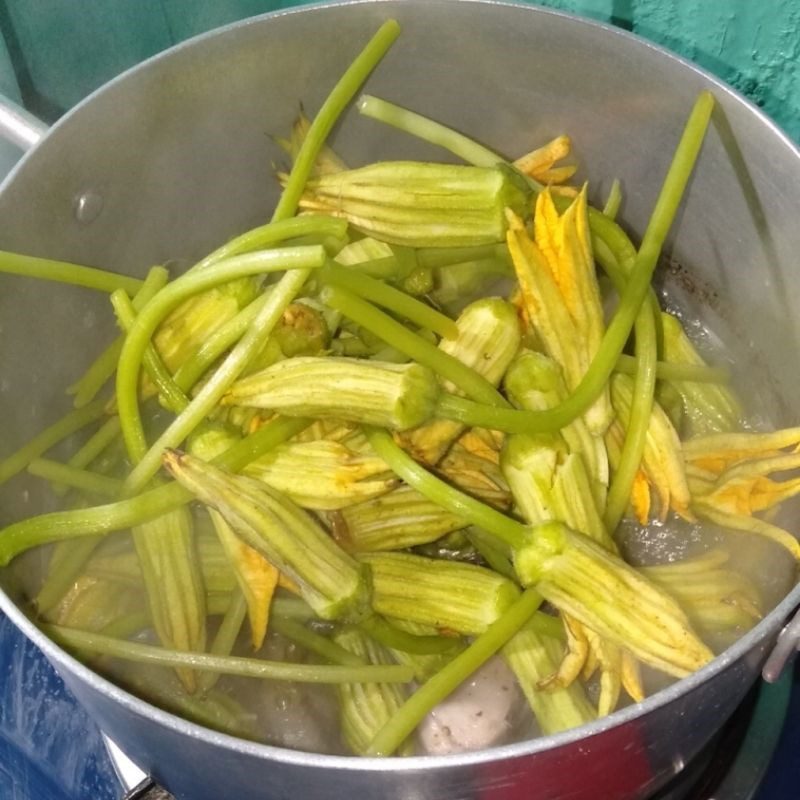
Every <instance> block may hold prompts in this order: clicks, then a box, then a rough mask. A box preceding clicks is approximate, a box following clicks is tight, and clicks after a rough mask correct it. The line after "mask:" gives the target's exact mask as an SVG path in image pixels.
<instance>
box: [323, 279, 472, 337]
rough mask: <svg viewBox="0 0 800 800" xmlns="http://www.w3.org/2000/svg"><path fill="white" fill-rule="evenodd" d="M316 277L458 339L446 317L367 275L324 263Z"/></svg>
mask: <svg viewBox="0 0 800 800" xmlns="http://www.w3.org/2000/svg"><path fill="white" fill-rule="evenodd" d="M317 275H318V277H319V279H320V280H321V281H322V282H323V283H324V284H328V285H330V286H338V287H339V288H342V289H348V290H349V291H351V292H353V294H356V295H358V296H359V297H362V298H364V299H365V300H370V301H371V302H373V303H375V304H376V305H379V306H382V307H383V308H388V309H389V310H390V311H394V312H395V313H396V314H399V315H400V316H401V317H404V318H405V319H407V320H409V321H410V322H413V323H414V324H416V325H418V326H419V327H421V328H428V329H429V330H432V331H433V332H434V333H436V334H438V335H439V336H441V337H443V338H445V339H455V338H456V337H457V336H458V326H457V325H456V323H455V322H453V320H452V319H450V317H448V316H446V315H445V314H442V313H441V312H439V311H437V310H436V309H435V308H431V307H430V306H429V305H426V304H425V303H422V302H421V301H419V300H417V299H415V298H413V297H411V296H410V295H407V294H406V293H405V292H402V291H400V290H399V289H395V288H394V287H393V286H388V285H387V284H385V283H383V282H381V281H379V280H375V279H374V278H370V277H369V276H368V275H363V274H358V273H357V272H356V271H355V270H353V269H348V268H347V267H337V266H336V265H334V264H332V263H328V264H327V265H326V266H325V267H323V268H322V269H321V270H320V271H319V272H318V273H317Z"/></svg>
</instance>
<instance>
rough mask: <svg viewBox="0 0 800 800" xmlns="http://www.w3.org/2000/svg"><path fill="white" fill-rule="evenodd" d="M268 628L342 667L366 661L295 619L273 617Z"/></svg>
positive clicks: (357, 664)
mask: <svg viewBox="0 0 800 800" xmlns="http://www.w3.org/2000/svg"><path fill="white" fill-rule="evenodd" d="M270 629H271V630H274V631H277V632H278V633H279V634H281V636H285V637H286V638H287V639H291V640H292V641H293V642H295V643H296V644H299V645H301V646H302V647H305V649H306V650H308V651H309V652H311V653H315V654H316V655H318V656H321V657H322V658H324V659H325V660H326V661H329V662H330V663H331V664H340V665H341V666H343V667H358V666H363V665H364V664H366V663H367V662H366V661H365V660H364V659H363V658H359V657H358V656H357V655H356V654H355V653H351V652H350V651H349V650H346V649H345V648H344V647H341V646H340V645H338V644H336V642H334V641H332V640H331V639H328V637H327V636H321V635H320V634H318V633H314V631H312V630H311V629H310V628H307V627H306V626H305V625H303V623H302V622H298V621H297V620H293V619H285V618H282V617H274V618H273V619H272V620H271V622H270Z"/></svg>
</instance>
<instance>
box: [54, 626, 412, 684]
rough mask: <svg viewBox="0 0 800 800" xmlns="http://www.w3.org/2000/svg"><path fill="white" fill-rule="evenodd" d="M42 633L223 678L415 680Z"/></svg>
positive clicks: (388, 671) (408, 675)
mask: <svg viewBox="0 0 800 800" xmlns="http://www.w3.org/2000/svg"><path fill="white" fill-rule="evenodd" d="M41 629H42V631H43V632H44V633H45V634H47V635H48V636H49V637H50V638H51V639H53V640H54V641H55V642H56V643H57V644H59V645H61V646H62V647H66V648H69V649H72V650H80V651H83V652H88V653H95V654H97V655H104V656H111V657H113V658H122V659H125V660H127V661H136V662H138V663H140V664H159V665H161V666H166V667H174V668H177V669H180V668H189V669H193V670H197V671H198V672H209V671H210V672H218V673H220V674H222V675H239V676H241V677H244V678H261V679H263V680H273V681H293V682H296V683H332V684H336V683H361V682H365V681H379V682H382V683H408V682H409V681H411V680H413V677H414V675H413V670H412V669H411V668H410V667H405V666H402V665H400V664H392V665H386V666H363V667H355V666H352V667H350V666H347V667H343V666H338V665H334V666H329V665H327V664H320V665H317V664H314V665H310V664H287V663H283V662H276V661H261V660H260V659H256V658H239V657H235V656H214V655H207V654H205V653H187V652H182V651H177V650H168V649H165V648H162V647H154V646H153V645H147V644H139V643H136V642H124V641H120V640H119V639H112V638H110V637H108V636H101V635H99V634H96V633H87V632H86V631H79V630H73V629H70V628H63V627H60V626H58V625H42V626H41Z"/></svg>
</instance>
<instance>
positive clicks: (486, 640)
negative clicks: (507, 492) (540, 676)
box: [365, 589, 542, 756]
mask: <svg viewBox="0 0 800 800" xmlns="http://www.w3.org/2000/svg"><path fill="white" fill-rule="evenodd" d="M541 602H542V598H541V597H540V596H539V595H538V594H537V593H536V592H535V591H534V590H531V589H528V590H527V591H525V592H524V593H523V594H522V596H521V597H520V598H519V600H517V601H516V602H515V603H514V604H513V605H512V606H511V607H510V608H509V609H508V610H507V611H506V612H505V613H504V614H503V616H502V617H500V619H498V620H497V621H496V622H494V623H492V624H491V625H490V626H489V628H488V629H487V630H486V632H485V633H482V634H481V635H480V636H478V637H477V638H476V639H475V641H474V642H473V643H472V644H471V645H470V646H469V647H467V649H466V650H464V651H463V652H462V653H460V654H459V655H457V656H456V657H455V658H454V659H453V660H452V661H450V662H449V663H448V664H446V665H445V666H444V667H443V668H442V669H441V670H440V671H439V672H437V673H436V674H435V675H434V676H433V677H432V678H430V679H429V680H428V681H427V682H426V683H424V684H423V685H422V686H421V687H420V688H419V689H418V690H417V691H416V692H414V694H412V695H411V697H410V698H409V699H408V700H407V701H406V702H405V703H404V704H403V705H402V707H401V708H400V710H399V711H398V712H397V714H395V716H394V717H392V719H391V720H389V722H388V723H386V725H384V726H383V728H381V729H380V730H379V731H378V733H377V734H376V735H375V738H374V739H373V740H372V742H371V743H370V746H369V749H368V750H367V752H366V753H365V755H368V756H389V755H391V754H392V753H393V752H394V751H395V750H396V749H397V748H398V747H399V746H400V745H401V744H402V743H403V742H404V741H405V739H406V737H408V736H409V734H411V732H412V731H413V730H414V729H415V728H416V727H417V725H419V723H420V722H421V721H422V720H423V719H424V717H425V716H426V715H427V714H428V712H429V711H430V710H431V709H432V708H434V706H436V705H438V704H439V703H441V702H442V700H444V699H445V698H446V697H447V696H448V695H450V694H452V692H453V691H455V689H456V688H458V686H460V685H461V683H463V682H464V681H465V680H466V679H467V678H469V676H470V675H472V674H473V673H474V672H476V671H477V670H478V669H480V667H481V666H482V665H483V664H485V663H486V662H487V661H488V660H489V659H490V658H491V657H492V656H493V655H494V654H495V653H496V652H498V650H500V648H502V647H503V645H505V643H506V642H508V641H509V640H510V639H511V637H512V636H514V634H515V633H516V632H517V631H518V630H519V629H520V628H521V627H522V626H523V625H524V624H525V623H526V622H527V621H528V619H530V617H531V616H532V615H533V613H534V612H535V611H536V609H537V608H539V605H540V604H541Z"/></svg>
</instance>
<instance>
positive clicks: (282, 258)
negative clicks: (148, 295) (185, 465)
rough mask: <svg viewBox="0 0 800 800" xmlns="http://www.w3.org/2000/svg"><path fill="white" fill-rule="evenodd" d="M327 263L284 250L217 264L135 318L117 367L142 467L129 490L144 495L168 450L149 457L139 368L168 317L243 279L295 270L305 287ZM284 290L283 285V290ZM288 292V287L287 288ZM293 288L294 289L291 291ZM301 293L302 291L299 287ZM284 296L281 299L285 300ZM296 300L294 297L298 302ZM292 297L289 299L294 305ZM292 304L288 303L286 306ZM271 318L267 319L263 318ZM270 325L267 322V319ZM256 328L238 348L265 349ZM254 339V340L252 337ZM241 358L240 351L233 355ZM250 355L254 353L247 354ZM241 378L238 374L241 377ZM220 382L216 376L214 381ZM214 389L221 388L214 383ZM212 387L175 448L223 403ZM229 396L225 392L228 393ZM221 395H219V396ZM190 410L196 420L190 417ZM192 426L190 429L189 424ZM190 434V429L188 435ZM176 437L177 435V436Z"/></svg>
mask: <svg viewBox="0 0 800 800" xmlns="http://www.w3.org/2000/svg"><path fill="white" fill-rule="evenodd" d="M324 260H325V251H324V249H323V248H322V247H319V246H316V247H301V248H286V249H280V250H269V251H263V252H258V253H247V254H245V255H240V256H233V257H232V258H230V259H227V260H226V261H221V262H218V263H217V264H215V265H213V266H210V267H208V268H206V269H204V270H200V271H197V272H194V273H190V274H185V275H182V276H181V277H180V278H178V279H176V280H175V281H173V282H172V283H171V284H169V285H168V286H166V287H165V288H164V289H162V290H161V291H160V292H159V293H158V294H157V295H156V297H154V298H153V300H151V301H150V302H149V303H148V304H147V306H146V307H145V308H143V309H142V311H141V312H140V313H139V315H138V316H137V317H136V321H135V322H134V323H133V325H132V326H131V329H130V331H128V335H127V336H126V337H125V344H124V345H123V348H122V352H121V353H120V357H119V363H118V365H117V405H118V411H119V418H120V422H121V423H122V435H123V438H124V440H125V444H126V447H127V448H128V451H129V453H130V454H131V457H132V459H133V460H134V461H136V462H140V463H139V464H138V465H137V468H136V469H135V470H134V474H132V475H131V476H130V477H129V480H128V485H127V489H128V491H129V492H131V493H133V492H135V491H137V490H139V489H141V488H142V487H143V486H144V485H145V484H146V483H147V481H148V480H149V479H150V478H151V477H152V476H153V475H154V474H155V472H156V471H157V469H158V461H159V459H160V457H161V451H162V450H163V449H165V448H166V447H167V446H169V445H167V444H161V445H160V447H159V448H158V450H157V452H153V449H152V448H151V451H150V452H149V453H148V451H147V443H146V441H145V438H144V432H143V430H142V422H141V413H140V409H139V396H138V383H139V367H140V365H141V362H142V357H143V355H144V352H145V349H146V348H147V345H148V344H149V343H150V339H151V337H152V335H153V333H155V330H156V328H157V327H158V326H159V324H160V323H161V322H162V320H163V319H164V318H165V317H166V316H167V314H169V312H170V311H172V310H173V309H175V308H177V306H178V305H180V303H181V302H183V301H184V300H186V299H187V298H188V297H191V296H192V295H195V294H198V293H199V292H202V291H204V290H206V289H211V288H213V287H215V286H219V285H220V284H223V283H227V282H228V281H232V280H235V279H236V278H243V277H247V276H250V275H260V274H263V273H266V272H271V271H275V270H283V269H288V270H291V271H290V272H289V273H287V275H286V276H284V277H285V278H287V277H291V278H292V283H294V281H296V280H297V278H298V277H301V278H302V280H301V281H300V285H302V284H303V283H304V282H305V279H306V274H305V273H306V270H305V268H307V267H314V266H322V264H323V262H324ZM278 285H279V286H280V284H278ZM285 288H286V289H288V288H289V287H288V286H286V287H285ZM292 288H294V286H292ZM297 289H299V286H298V287H297ZM281 294H282V293H281V292H279V291H277V290H276V291H275V292H274V293H273V295H271V297H270V299H271V300H273V299H274V298H275V295H281ZM285 296H286V295H285V294H284V295H283V297H282V298H281V299H285ZM293 296H294V295H291V297H293ZM291 297H290V299H291ZM287 302H288V301H287ZM275 310H276V309H275V303H274V302H273V303H267V305H266V306H265V308H264V309H263V310H262V313H261V315H259V316H260V317H262V320H261V322H262V323H263V322H267V321H268V319H271V317H273V316H276V317H279V316H280V313H282V312H283V308H282V307H281V308H280V309H279V310H278V311H279V313H277V314H275V313H274V312H275ZM267 311H269V312H272V313H269V314H266V315H265V313H264V312H267ZM265 316H266V317H267V318H268V319H263V317H265ZM255 328H256V323H254V325H253V328H252V329H251V331H250V333H249V334H245V336H244V337H243V338H242V340H241V341H240V343H239V345H238V346H237V348H238V347H239V346H240V345H242V343H243V342H248V343H249V348H250V349H253V344H254V343H253V341H252V340H253V339H254V338H255V339H256V342H257V343H258V344H260V342H261V341H262V340H261V339H260V338H258V334H260V333H261V332H262V331H260V330H259V331H258V333H254V332H253V331H254V329H255ZM251 334H252V335H251ZM234 352H237V349H235V350H234ZM247 355H248V356H249V355H251V353H250V352H249V349H248V352H247ZM232 357H233V353H232V354H231V356H229V358H228V360H226V362H225V365H223V367H221V368H220V370H218V372H217V374H219V373H220V372H223V371H224V368H225V366H227V365H228V361H230V360H231V358H232ZM240 359H241V351H239V352H237V359H236V360H237V362H238V360H240ZM237 366H239V367H240V369H239V371H241V369H243V367H244V365H239V364H238V363H237ZM237 374H238V373H237ZM215 377H216V376H215ZM210 384H211V385H213V386H215V388H218V387H217V386H216V384H214V382H213V381H212V382H210ZM207 389H208V385H207V386H206V387H205V388H204V390H203V392H201V393H200V395H198V397H200V396H201V395H205V396H204V397H203V401H202V403H200V402H198V397H195V398H194V400H193V401H192V403H191V404H190V405H189V408H188V409H187V410H186V412H184V415H181V416H180V417H178V420H181V423H180V431H179V432H181V433H182V434H183V435H182V436H181V437H180V438H179V439H178V441H177V442H173V445H172V446H174V444H178V443H179V442H180V441H182V439H183V438H185V436H186V435H188V433H190V432H191V430H192V429H193V428H194V427H195V426H196V424H197V422H199V421H200V419H202V418H203V417H204V416H205V415H206V414H207V413H208V411H210V410H211V408H213V406H214V405H216V402H217V400H218V399H219V398H218V397H215V398H214V401H213V402H212V403H210V402H209V401H208V393H207ZM223 391H224V390H223ZM221 394H222V392H220V395H221ZM200 408H202V412H203V413H202V414H198V413H197V411H198V409H200ZM189 409H191V414H190V412H189ZM187 421H188V422H190V423H191V424H190V425H187V424H186V423H187ZM176 422H177V420H176V421H174V422H173V423H172V425H171V426H170V428H169V429H168V430H171V429H173V428H174V427H175V426H176ZM187 428H188V429H187ZM172 435H173V437H174V433H173V434H172Z"/></svg>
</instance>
